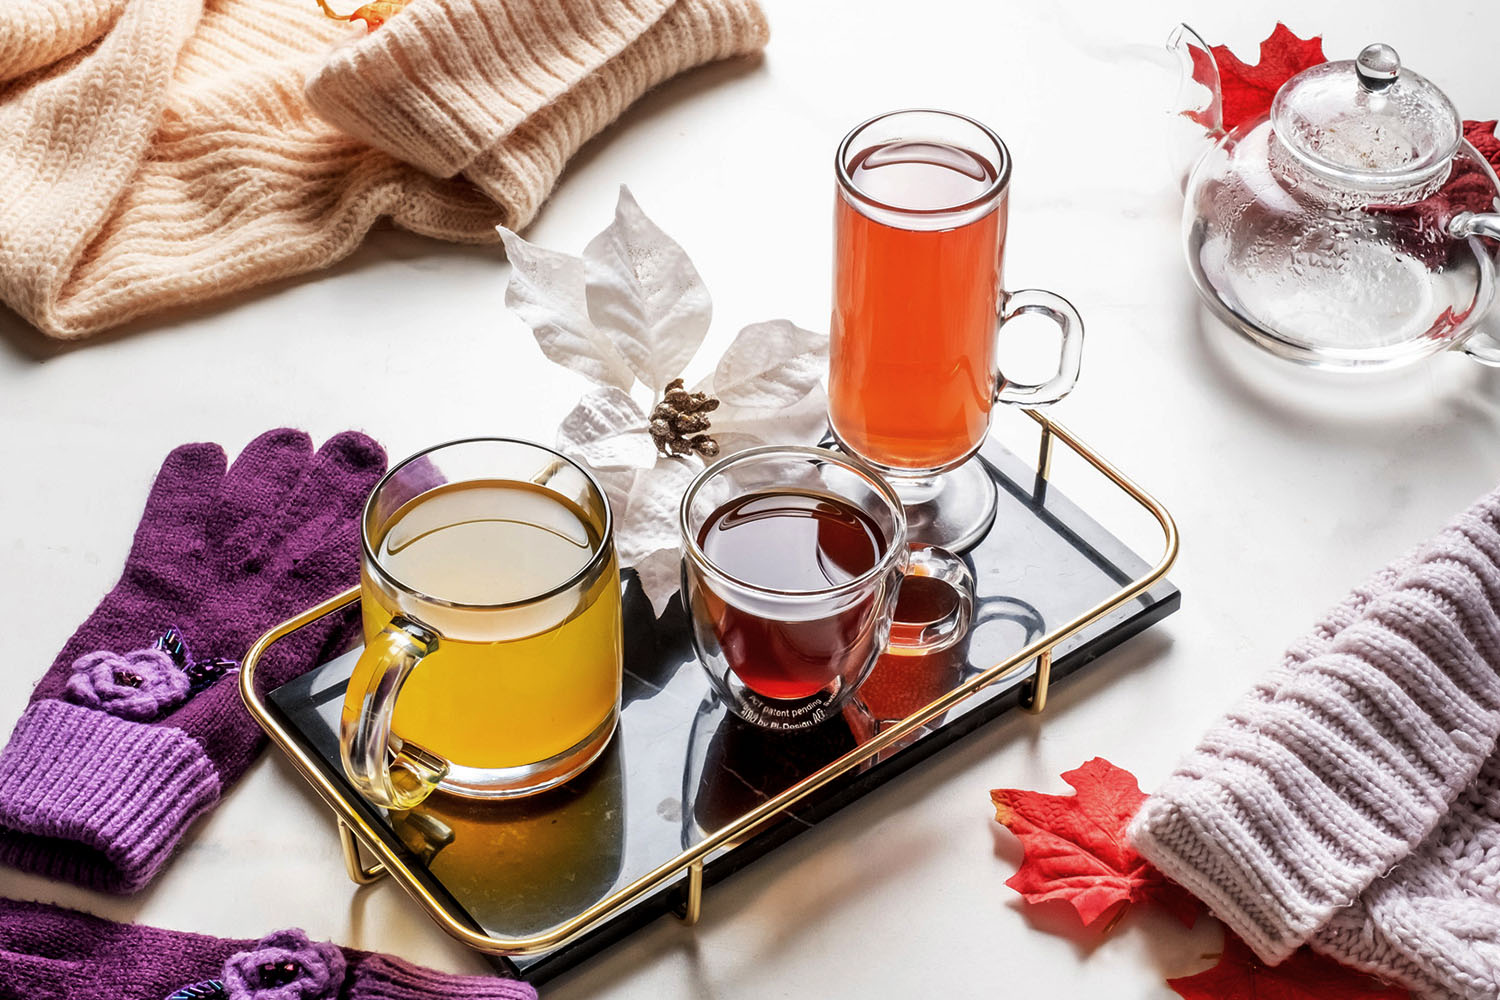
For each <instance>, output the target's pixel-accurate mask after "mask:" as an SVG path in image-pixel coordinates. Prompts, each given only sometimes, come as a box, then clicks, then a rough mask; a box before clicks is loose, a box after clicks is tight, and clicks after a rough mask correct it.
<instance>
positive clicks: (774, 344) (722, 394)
mask: <svg viewBox="0 0 1500 1000" xmlns="http://www.w3.org/2000/svg"><path fill="white" fill-rule="evenodd" d="M827 370H828V336H827V335H826V334H822V333H813V332H812V331H811V330H804V329H802V328H801V327H799V326H796V325H795V324H793V323H791V322H790V321H788V320H784V319H773V320H770V321H768V322H765V323H752V324H751V325H750V326H747V327H745V328H744V329H743V330H741V331H740V332H739V335H738V336H736V337H735V338H734V342H733V343H732V344H730V345H729V349H728V350H726V351H725V352H724V356H723V357H722V358H720V359H719V364H718V367H716V368H715V369H714V374H713V382H712V386H713V388H712V390H711V391H712V394H713V395H715V396H717V397H718V398H719V399H720V400H721V401H722V402H724V403H727V404H732V405H735V406H747V407H757V408H765V407H778V406H787V405H789V404H791V403H795V402H797V401H798V400H799V399H801V398H802V397H804V396H806V395H807V394H808V393H809V392H811V391H812V388H813V386H815V385H818V384H819V383H820V382H821V381H822V379H823V373H824V372H826V371H827Z"/></svg>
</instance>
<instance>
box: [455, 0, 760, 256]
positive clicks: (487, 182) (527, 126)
mask: <svg viewBox="0 0 1500 1000" xmlns="http://www.w3.org/2000/svg"><path fill="white" fill-rule="evenodd" d="M769 37H770V28H769V26H768V25H767V23H766V18H765V14H764V13H763V12H762V11H761V9H760V6H759V4H757V3H756V0H677V2H676V3H674V4H673V5H672V7H671V9H670V10H668V11H667V13H666V16H664V17H663V18H662V19H661V20H660V21H658V22H657V23H656V24H654V25H652V26H651V29H650V30H649V31H647V32H646V33H645V34H643V35H642V36H641V37H640V38H638V39H637V40H636V41H635V42H634V43H632V44H631V45H630V46H629V47H628V48H626V49H625V51H623V52H621V53H620V54H619V55H618V56H616V57H615V58H614V59H611V60H610V61H609V62H608V63H606V64H605V65H604V66H603V67H601V68H600V70H599V71H598V72H597V73H594V74H592V75H591V76H589V77H587V78H586V79H584V80H582V81H581V82H579V83H578V84H577V85H576V86H574V87H572V88H571V89H569V90H568V91H567V93H565V94H562V95H561V96H559V97H558V99H557V100H556V101H554V102H553V103H552V104H550V105H548V106H547V107H545V108H542V109H541V110H539V111H538V112H537V113H536V114H534V115H532V116H531V117H530V118H528V119H527V120H526V121H525V122H523V123H522V124H521V125H519V126H518V127H517V128H516V129H515V131H513V132H512V133H511V134H510V135H508V136H507V137H506V138H505V141H504V142H499V143H496V144H495V145H493V146H491V147H490V148H489V149H488V150H486V151H485V152H484V153H483V154H481V155H480V156H479V157H478V158H477V159H475V161H474V162H473V163H471V164H469V166H468V167H467V168H466V169H465V170H464V177H465V178H466V179H468V180H469V181H471V182H473V184H474V186H475V187H477V188H479V189H480V190H481V191H483V192H484V193H485V194H487V195H489V196H490V197H491V198H492V199H494V201H495V203H496V204H497V205H499V206H500V210H501V224H502V225H504V226H506V227H507V228H509V229H520V228H522V227H523V226H525V225H526V224H527V223H528V222H530V221H531V219H532V217H533V216H535V215H536V213H537V210H538V209H539V208H540V207H541V204H542V202H543V200H545V198H546V197H547V195H548V194H549V193H550V192H551V190H552V186H553V184H555V183H556V182H557V178H558V177H559V176H560V175H561V174H562V171H563V167H565V166H566V165H567V162H568V160H569V158H570V157H572V156H573V154H574V153H576V152H577V151H578V150H579V149H580V148H581V147H582V146H583V144H584V143H585V142H587V141H588V140H589V139H591V138H592V137H593V136H594V135H596V134H597V133H599V132H600V131H601V130H602V129H604V128H605V127H606V126H608V125H609V124H610V123H611V122H613V121H614V120H615V119H616V118H618V117H619V116H620V115H621V114H622V113H624V111H625V109H626V108H628V107H630V105H631V103H632V102H633V101H635V100H636V98H638V97H640V95H642V94H644V93H645V92H646V91H648V90H650V89H651V88H652V87H654V86H656V85H657V84H659V83H662V82H663V81H665V80H668V79H670V78H672V77H673V76H676V75H677V74H678V73H681V72H684V71H686V70H688V69H691V68H692V67H694V66H699V65H702V64H704V63H708V62H713V61H715V60H718V59H728V58H731V57H733V56H739V55H748V54H750V53H753V52H757V51H759V50H760V49H761V48H762V47H764V46H765V44H766V40H767V39H768V38H769Z"/></svg>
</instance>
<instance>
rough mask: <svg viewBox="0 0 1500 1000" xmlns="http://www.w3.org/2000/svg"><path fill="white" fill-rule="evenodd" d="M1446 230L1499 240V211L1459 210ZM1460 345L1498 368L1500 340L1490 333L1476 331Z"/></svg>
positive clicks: (1459, 235) (1459, 236)
mask: <svg viewBox="0 0 1500 1000" xmlns="http://www.w3.org/2000/svg"><path fill="white" fill-rule="evenodd" d="M1448 232H1449V233H1450V234H1452V236H1453V238H1454V239H1460V240H1462V239H1467V238H1468V237H1470V236H1483V237H1486V238H1487V239H1492V240H1497V241H1500V212H1459V213H1458V214H1457V215H1455V216H1454V217H1453V218H1452V220H1450V221H1449V223H1448ZM1481 252H1482V251H1481ZM1462 347H1463V352H1464V353H1465V354H1467V355H1468V356H1469V357H1471V358H1473V359H1474V360H1475V361H1478V362H1479V363H1480V364H1484V365H1489V366H1490V367H1491V368H1500V340H1497V339H1496V338H1495V337H1494V336H1493V335H1492V334H1490V333H1487V332H1485V331H1483V330H1481V331H1478V332H1476V333H1475V334H1474V335H1473V336H1471V337H1469V338H1468V339H1467V340H1465V341H1464V342H1463V345H1462Z"/></svg>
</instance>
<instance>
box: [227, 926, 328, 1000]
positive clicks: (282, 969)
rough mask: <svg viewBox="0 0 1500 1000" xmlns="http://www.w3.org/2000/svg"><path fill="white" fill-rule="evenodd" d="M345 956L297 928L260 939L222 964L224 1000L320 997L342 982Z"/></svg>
mask: <svg viewBox="0 0 1500 1000" xmlns="http://www.w3.org/2000/svg"><path fill="white" fill-rule="evenodd" d="M344 967H345V963H344V955H343V953H342V952H340V951H339V950H338V949H337V948H335V947H334V946H333V945H331V944H323V943H315V942H313V941H309V940H308V939H307V935H306V934H304V933H302V932H301V931H298V930H287V931H277V932H276V933H274V934H269V935H267V936H266V937H264V938H261V940H260V943H259V944H258V945H257V946H256V947H255V948H252V949H251V950H250V951H242V952H240V953H239V954H237V955H232V956H230V959H229V961H228V962H225V963H224V995H225V997H226V998H227V1000H322V998H323V997H330V996H333V995H335V994H336V993H337V991H338V987H339V984H341V983H342V982H343V981H344Z"/></svg>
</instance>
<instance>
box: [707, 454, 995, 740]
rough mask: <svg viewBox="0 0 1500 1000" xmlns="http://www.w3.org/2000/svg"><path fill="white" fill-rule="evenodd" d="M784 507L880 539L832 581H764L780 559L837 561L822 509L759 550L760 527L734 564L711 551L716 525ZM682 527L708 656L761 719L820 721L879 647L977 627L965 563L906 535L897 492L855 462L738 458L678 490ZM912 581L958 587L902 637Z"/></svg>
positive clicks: (722, 681) (959, 634)
mask: <svg viewBox="0 0 1500 1000" xmlns="http://www.w3.org/2000/svg"><path fill="white" fill-rule="evenodd" d="M757 504H764V505H763V506H761V507H759V508H757V507H756V505H757ZM776 505H781V508H783V509H785V508H799V509H801V510H803V511H806V510H810V509H812V508H814V507H818V508H821V511H822V512H823V514H825V515H826V516H828V517H841V518H842V519H843V521H842V523H843V524H848V523H849V522H851V521H857V522H859V523H860V524H862V525H864V526H865V529H866V530H867V532H868V535H869V537H871V538H872V540H873V541H872V545H871V548H870V549H869V550H868V554H869V558H868V559H867V560H865V561H863V562H861V563H859V564H858V566H859V567H863V568H861V569H860V571H858V572H857V573H855V572H854V571H853V570H852V569H851V570H849V572H848V573H846V574H843V575H841V576H838V582H837V583H831V584H830V585H828V586H812V587H808V588H806V589H799V588H791V587H777V586H767V585H766V584H765V580H767V579H771V578H773V577H775V576H777V575H778V574H777V573H776V572H775V567H774V566H772V565H771V563H772V562H774V561H776V560H800V561H801V562H803V563H807V562H808V560H813V561H814V562H816V561H818V560H826V559H836V558H840V557H841V556H840V553H839V552H838V551H837V550H835V548H834V547H833V546H832V545H831V544H825V543H831V541H832V539H831V537H830V533H831V532H832V530H834V529H838V528H839V525H837V524H834V525H832V526H831V527H830V524H829V523H827V522H824V521H820V520H817V519H816V517H810V518H809V519H808V520H806V521H804V522H803V523H802V525H801V526H800V527H799V528H798V529H797V530H794V531H792V532H789V533H782V534H781V536H780V541H779V543H778V544H767V545H761V544H758V543H757V542H756V541H755V539H754V536H753V535H750V536H746V537H749V538H750V539H751V541H750V543H749V544H748V545H745V544H739V545H737V546H735V547H734V550H733V551H734V555H733V558H732V559H730V558H728V556H729V553H730V549H729V548H728V547H726V548H722V549H720V550H719V551H720V555H719V556H718V557H717V558H716V557H715V556H714V555H712V554H711V553H710V551H709V549H710V548H713V547H714V544H713V541H711V539H712V538H713V536H714V533H715V532H716V531H719V530H720V529H721V528H722V526H723V525H724V524H726V523H728V522H729V520H730V519H731V518H735V519H738V521H737V523H738V524H740V525H745V524H747V523H748V522H750V521H752V520H754V519H756V518H765V517H766V516H767V515H766V513H765V512H766V510H767V509H769V508H771V507H774V506H776ZM819 516H822V515H819ZM678 527H679V529H680V531H681V534H682V592H683V595H684V600H685V601H686V603H687V606H688V609H689V614H690V617H691V619H692V634H693V647H694V649H695V651H696V652H697V654H698V660H699V662H700V663H701V664H702V665H703V668H704V669H705V670H706V671H707V673H708V677H709V680H710V681H711V682H712V684H713V687H714V690H715V691H716V693H717V694H718V695H719V697H720V698H722V699H723V700H724V702H725V703H726V704H727V706H728V707H729V709H730V710H731V711H732V712H734V713H735V714H736V715H737V716H739V717H740V718H742V719H744V720H745V721H747V722H750V723H753V724H755V725H758V726H762V727H765V728H768V729H803V728H806V727H808V726H813V725H817V724H818V723H821V722H823V721H825V720H827V719H830V718H832V717H834V716H835V715H837V714H838V713H839V710H840V709H841V707H842V706H843V705H844V703H845V702H847V701H848V700H849V698H850V697H851V696H852V695H853V694H854V692H855V691H856V690H857V689H858V687H859V685H860V684H861V683H863V682H864V680H865V678H866V677H867V676H869V673H870V670H871V668H873V667H874V665H875V661H876V660H877V659H878V658H879V657H880V656H881V654H883V653H887V652H890V653H898V654H910V655H920V654H924V653H929V652H934V651H936V650H940V649H946V648H947V647H949V646H951V645H953V644H954V643H956V642H958V641H959V640H960V639H962V638H963V636H964V634H965V633H966V632H967V631H968V627H969V617H970V613H971V609H972V608H973V601H974V581H973V575H972V574H971V573H970V572H969V569H968V567H967V566H966V565H965V564H964V563H963V561H962V560H960V559H959V558H958V557H956V556H954V555H953V554H951V553H949V552H947V551H945V550H943V549H940V548H937V547H935V546H931V545H926V544H921V543H911V542H909V541H908V540H907V525H906V514H905V512H904V511H903V509H902V506H901V500H900V498H899V497H898V496H897V495H896V493H895V491H894V490H893V489H892V488H891V486H890V484H888V483H887V482H886V481H885V480H884V479H882V478H881V477H880V475H879V473H877V472H876V471H875V470H874V469H872V468H870V466H868V465H867V464H865V463H864V462H861V461H859V460H858V459H856V458H852V457H850V456H847V455H843V454H839V453H837V452H832V451H828V450H826V449H822V448H803V447H791V446H786V447H782V446H775V445H771V446H765V447H760V448H751V449H749V450H747V451H742V452H739V453H737V454H735V455H731V456H729V457H727V458H724V459H721V460H720V461H718V462H715V463H714V464H713V465H710V466H709V467H708V468H706V469H704V470H703V472H702V473H700V474H699V475H698V477H697V478H696V479H695V480H693V482H692V484H691V485H690V486H689V487H688V489H687V492H686V493H685V494H684V495H683V498H682V504H681V507H680V508H679V511H678ZM840 530H841V529H840ZM799 546H810V547H812V549H810V550H808V551H801V550H799V549H798V547H799ZM845 551H847V550H845ZM865 562H868V566H865ZM843 568H844V569H848V566H845V567H843ZM768 571H769V572H768ZM845 576H847V578H844V577H845ZM912 577H926V578H929V579H928V580H924V581H923V583H922V586H923V589H926V588H927V587H931V586H933V584H934V583H938V584H945V585H946V586H945V587H941V588H940V589H942V590H944V591H946V592H947V594H948V599H947V600H946V602H945V605H946V607H945V609H944V611H943V613H941V614H938V615H935V616H931V617H930V618H926V619H924V621H923V622H922V623H921V624H920V625H919V626H917V627H903V628H901V629H898V630H896V632H895V633H894V635H893V632H892V622H893V617H894V611H895V608H896V599H897V595H898V594H899V592H900V590H901V588H902V586H903V585H910V584H909V582H907V581H909V578H912Z"/></svg>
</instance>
